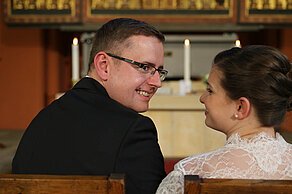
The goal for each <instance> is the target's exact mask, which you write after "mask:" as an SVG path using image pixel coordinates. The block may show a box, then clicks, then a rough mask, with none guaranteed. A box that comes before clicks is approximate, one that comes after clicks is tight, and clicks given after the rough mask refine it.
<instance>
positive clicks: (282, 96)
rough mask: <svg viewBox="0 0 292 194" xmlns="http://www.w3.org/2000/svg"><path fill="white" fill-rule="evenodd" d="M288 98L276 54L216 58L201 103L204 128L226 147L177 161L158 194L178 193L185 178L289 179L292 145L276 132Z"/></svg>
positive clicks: (290, 88) (287, 69)
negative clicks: (215, 133)
mask: <svg viewBox="0 0 292 194" xmlns="http://www.w3.org/2000/svg"><path fill="white" fill-rule="evenodd" d="M291 96H292V70H291V64H290V61H289V60H288V58H287V57H286V56H285V55H284V54H283V53H281V52H280V51H278V50H277V49H275V48H272V47H268V46H248V47H245V48H242V49H240V48H232V49H230V50H226V51H223V52H221V53H219V54H218V55H217V56H216V57H215V59H214V62H213V66H212V69H211V72H210V75H209V78H208V82H207V90H206V91H205V93H204V94H203V95H202V96H201V98H200V101H201V103H203V104H204V105H205V107H206V111H205V115H206V120H205V123H206V125H207V126H208V127H211V128H213V129H215V130H218V131H221V132H223V133H224V134H226V138H227V141H226V144H225V145H224V146H223V147H221V148H219V149H218V150H215V151H211V152H207V153H202V154H198V155H193V156H190V157H188V158H185V159H183V160H181V161H180V162H178V163H177V164H176V165H175V167H174V170H173V171H172V172H171V173H170V174H169V175H168V176H167V177H166V178H165V179H164V180H163V181H162V183H161V184H160V186H159V188H158V190H157V193H183V185H184V175H199V176H200V177H202V178H241V179H292V145H291V144H289V143H287V142H286V141H285V140H284V139H283V138H282V136H281V135H280V134H279V133H277V132H275V127H277V126H279V125H280V124H281V123H282V121H283V119H284V116H285V113H286V111H289V110H291V106H292V97H291Z"/></svg>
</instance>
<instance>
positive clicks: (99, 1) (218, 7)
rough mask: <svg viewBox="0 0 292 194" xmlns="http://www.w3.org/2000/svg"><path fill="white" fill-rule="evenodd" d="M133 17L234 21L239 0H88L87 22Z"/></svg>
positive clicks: (149, 20) (158, 21)
mask: <svg viewBox="0 0 292 194" xmlns="http://www.w3.org/2000/svg"><path fill="white" fill-rule="evenodd" d="M117 17H133V18H136V19H141V20H144V21H148V22H157V23H206V22H210V23H223V22H230V23H234V22H236V21H237V0H107V1H104V0H85V1H84V2H83V21H84V22H89V23H90V22H104V21H106V20H110V19H112V18H117Z"/></svg>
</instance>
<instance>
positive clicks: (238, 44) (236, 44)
mask: <svg viewBox="0 0 292 194" xmlns="http://www.w3.org/2000/svg"><path fill="white" fill-rule="evenodd" d="M235 47H239V48H241V44H240V40H236V41H235Z"/></svg>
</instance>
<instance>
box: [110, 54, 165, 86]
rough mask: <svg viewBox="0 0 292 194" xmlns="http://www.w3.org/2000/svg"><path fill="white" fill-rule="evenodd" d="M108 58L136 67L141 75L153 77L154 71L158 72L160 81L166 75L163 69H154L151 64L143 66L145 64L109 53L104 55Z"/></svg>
mask: <svg viewBox="0 0 292 194" xmlns="http://www.w3.org/2000/svg"><path fill="white" fill-rule="evenodd" d="M106 54H107V55H108V56H110V57H113V58H116V59H119V60H122V61H125V62H128V63H131V64H133V65H137V66H138V67H139V68H140V69H141V70H142V72H143V73H145V74H149V75H154V74H155V72H156V71H158V74H159V76H160V80H161V81H163V80H164V79H165V77H166V75H167V73H168V71H166V70H164V69H157V68H155V67H154V65H151V64H145V63H139V62H137V61H134V60H131V59H126V58H124V57H120V56H117V55H113V54H111V53H106Z"/></svg>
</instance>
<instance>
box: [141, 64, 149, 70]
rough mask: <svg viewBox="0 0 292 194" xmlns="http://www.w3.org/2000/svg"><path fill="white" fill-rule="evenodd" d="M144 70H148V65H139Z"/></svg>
mask: <svg viewBox="0 0 292 194" xmlns="http://www.w3.org/2000/svg"><path fill="white" fill-rule="evenodd" d="M141 68H142V69H143V70H144V71H149V69H150V66H149V65H143V67H141Z"/></svg>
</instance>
